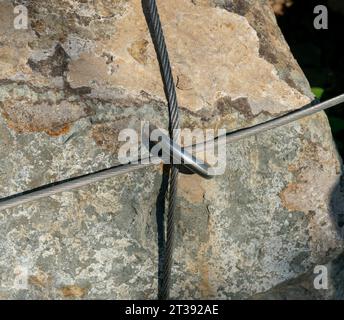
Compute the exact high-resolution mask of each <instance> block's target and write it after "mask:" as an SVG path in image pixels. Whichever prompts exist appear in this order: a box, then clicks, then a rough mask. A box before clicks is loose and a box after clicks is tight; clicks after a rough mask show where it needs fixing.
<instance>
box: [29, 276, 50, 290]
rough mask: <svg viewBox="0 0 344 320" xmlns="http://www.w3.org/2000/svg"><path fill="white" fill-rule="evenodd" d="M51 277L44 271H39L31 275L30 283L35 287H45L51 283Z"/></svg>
mask: <svg viewBox="0 0 344 320" xmlns="http://www.w3.org/2000/svg"><path fill="white" fill-rule="evenodd" d="M51 280H52V279H51V277H50V276H48V275H47V274H45V273H43V272H39V273H37V274H35V275H31V276H30V277H29V280H28V282H29V284H31V285H33V286H35V287H42V288H45V287H47V286H48V285H49V284H50V283H51Z"/></svg>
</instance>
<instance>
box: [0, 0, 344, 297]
mask: <svg viewBox="0 0 344 320" xmlns="http://www.w3.org/2000/svg"><path fill="white" fill-rule="evenodd" d="M19 3H20V1H7V0H6V1H4V0H2V1H0V8H1V10H0V67H1V68H0V111H1V117H0V141H1V146H0V159H1V167H0V196H7V195H9V194H12V193H15V192H20V191H23V190H27V189H30V188H33V187H37V186H40V185H42V184H44V183H49V182H53V181H57V180H60V179H64V178H68V177H71V176H75V175H78V174H84V173H88V172H92V171H95V170H97V169H102V168H105V167H108V166H111V165H115V164H116V163H117V160H116V155H117V151H118V147H119V145H120V144H119V143H118V142H117V137H118V133H119V131H120V130H121V129H122V128H126V127H132V128H136V127H138V125H139V122H140V121H141V120H148V121H151V122H152V123H154V124H155V125H158V126H162V127H167V110H166V109H167V107H166V103H165V99H164V93H163V88H162V84H161V79H160V74H159V67H158V64H157V61H156V56H155V52H154V48H153V45H152V43H151V39H150V36H149V33H148V30H147V27H146V24H145V19H144V16H143V13H142V8H141V1H139V0H132V1H128V0H116V1H105V0H104V1H103V0H101V1H73V0H70V1H59V2H56V1H50V0H46V1H44V2H41V1H29V2H27V6H28V11H29V17H30V24H29V28H28V30H16V29H14V27H13V18H14V15H13V7H14V5H17V4H19ZM23 3H24V4H25V3H26V2H24V1H23ZM158 5H159V8H160V11H161V18H162V22H163V25H164V30H165V33H166V39H167V43H168V47H169V51H170V56H171V61H172V64H173V72H174V77H175V79H176V83H177V88H178V97H179V100H180V104H181V111H182V112H181V113H182V125H183V127H188V128H191V129H192V128H195V127H201V128H219V127H222V128H226V129H227V130H232V129H237V128H241V127H244V126H248V125H252V124H254V123H258V122H261V121H264V120H266V119H269V118H271V117H274V116H276V115H278V114H280V113H282V112H285V111H288V110H293V109H296V108H299V107H301V106H303V105H304V104H306V103H308V102H309V101H310V99H311V98H312V96H311V93H310V89H309V86H308V83H307V80H306V79H305V78H304V75H303V74H302V71H301V70H300V68H299V67H298V65H297V63H296V61H295V60H294V59H293V57H292V55H291V53H290V51H289V49H288V46H287V45H286V43H285V41H284V40H283V37H282V35H281V33H280V31H279V29H278V27H277V25H276V22H275V19H274V16H273V13H272V11H271V9H270V8H269V6H268V5H267V3H266V2H264V1H252V0H236V1H226V0H194V1H191V0H190V1H189V0H175V1H172V2H171V1H168V2H167V1H158ZM227 158H228V159H227V169H226V172H225V174H224V175H223V176H219V177H217V178H216V179H214V180H212V181H210V182H209V181H204V180H202V179H201V178H198V177H196V176H189V175H183V176H181V178H180V204H179V207H178V208H179V211H180V214H179V222H178V228H177V231H178V233H177V247H176V252H175V260H176V262H175V266H174V269H173V282H174V286H173V290H172V296H173V297H175V298H246V297H250V296H256V295H259V294H260V293H262V292H266V291H268V290H271V289H272V288H274V287H275V286H276V285H278V284H280V283H282V282H285V281H289V280H291V279H295V278H297V277H300V276H302V275H303V274H306V273H307V272H310V270H312V267H313V265H315V264H320V263H327V262H329V261H330V260H331V259H333V258H334V257H335V256H336V255H338V253H339V252H340V251H341V250H342V246H343V243H342V239H341V232H340V226H338V223H337V222H338V218H339V217H338V214H339V213H340V210H341V208H342V207H341V206H342V203H343V201H342V198H341V193H340V190H339V180H340V179H339V178H340V174H341V164H340V161H339V158H338V155H337V153H336V150H335V147H334V144H333V141H332V136H331V132H330V128H329V125H328V122H327V119H326V116H325V115H324V114H318V115H315V116H312V117H309V118H307V119H304V120H302V121H298V122H296V123H294V124H292V125H288V126H286V127H284V128H280V129H277V130H274V131H271V132H268V133H265V134H262V135H260V136H257V137H252V138H249V139H245V140H243V141H240V142H237V143H233V144H231V145H228V147H227ZM160 183H161V168H159V167H155V168H149V169H145V170H142V171H139V172H136V173H131V174H127V175H124V176H122V177H118V178H115V179H109V180H106V181H104V182H101V183H97V184H94V185H90V186H89V187H86V188H83V189H82V190H79V191H75V192H69V193H64V194H61V195H57V196H53V197H51V198H48V199H45V200H43V201H38V202H34V203H32V204H28V205H25V206H21V207H18V208H16V209H12V210H7V211H3V212H0V230H1V232H0V297H1V298H3V299H10V298H31V299H33V298H49V299H60V298H106V299H109V298H115V299H120V298H155V297H156V292H157V263H158V256H157V255H158V248H157V232H156V229H157V228H156V217H155V210H156V200H157V196H158V192H159V188H160ZM21 275H22V276H23V277H24V278H25V279H28V284H27V287H26V288H22V289H20V286H19V287H18V285H16V284H17V282H16V281H17V280H18V278H20V277H21Z"/></svg>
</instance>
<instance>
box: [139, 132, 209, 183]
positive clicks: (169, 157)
mask: <svg viewBox="0 0 344 320" xmlns="http://www.w3.org/2000/svg"><path fill="white" fill-rule="evenodd" d="M153 130H154V131H155V132H156V133H158V136H159V138H160V139H161V140H160V141H159V142H155V141H151V140H150V136H149V137H147V138H148V139H149V141H150V142H151V143H153V144H157V143H159V144H160V146H161V149H162V151H163V154H162V157H159V158H160V159H161V160H162V162H164V163H171V162H172V163H171V164H175V165H181V166H183V167H185V168H187V169H189V170H190V171H192V172H193V173H196V174H198V175H199V176H201V177H203V178H205V179H212V178H213V177H214V174H212V172H213V170H212V169H213V168H212V167H211V166H210V165H209V164H208V163H205V162H204V161H201V160H199V159H197V158H196V157H195V156H193V155H192V154H191V153H190V152H188V151H187V150H186V149H185V148H182V147H181V146H180V145H178V144H177V143H175V142H174V141H173V140H172V139H171V138H170V137H169V136H167V135H166V134H165V133H164V132H163V131H162V130H160V129H158V128H156V127H154V126H150V127H149V132H152V131H153ZM145 134H146V135H147V132H145ZM164 151H165V152H164Z"/></svg>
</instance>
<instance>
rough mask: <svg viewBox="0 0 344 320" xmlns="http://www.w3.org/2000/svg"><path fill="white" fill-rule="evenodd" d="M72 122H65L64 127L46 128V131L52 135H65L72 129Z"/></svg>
mask: <svg viewBox="0 0 344 320" xmlns="http://www.w3.org/2000/svg"><path fill="white" fill-rule="evenodd" d="M70 127H71V126H70V124H68V123H67V124H65V125H64V126H62V127H59V128H53V129H49V130H46V131H45V132H46V133H47V134H48V135H49V136H52V137H58V136H63V135H64V134H66V133H68V132H69V131H70Z"/></svg>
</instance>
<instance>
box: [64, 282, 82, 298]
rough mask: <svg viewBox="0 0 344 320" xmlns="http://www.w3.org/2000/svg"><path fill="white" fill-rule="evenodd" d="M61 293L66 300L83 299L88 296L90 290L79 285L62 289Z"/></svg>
mask: <svg viewBox="0 0 344 320" xmlns="http://www.w3.org/2000/svg"><path fill="white" fill-rule="evenodd" d="M60 292H61V293H62V295H63V296H64V297H65V298H83V297H84V296H85V295H86V294H87V292H88V289H87V288H82V287H79V286H77V285H70V286H65V287H63V288H61V289H60Z"/></svg>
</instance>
